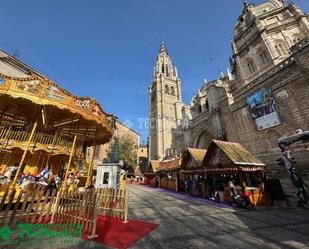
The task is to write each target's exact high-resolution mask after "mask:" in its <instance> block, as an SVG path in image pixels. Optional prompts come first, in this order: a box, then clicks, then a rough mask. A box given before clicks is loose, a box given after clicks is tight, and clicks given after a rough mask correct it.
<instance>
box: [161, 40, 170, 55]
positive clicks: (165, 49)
mask: <svg viewBox="0 0 309 249" xmlns="http://www.w3.org/2000/svg"><path fill="white" fill-rule="evenodd" d="M163 52H165V53H166V54H168V51H167V48H166V46H165V43H164V42H163V41H161V44H160V50H159V53H160V54H161V53H163Z"/></svg>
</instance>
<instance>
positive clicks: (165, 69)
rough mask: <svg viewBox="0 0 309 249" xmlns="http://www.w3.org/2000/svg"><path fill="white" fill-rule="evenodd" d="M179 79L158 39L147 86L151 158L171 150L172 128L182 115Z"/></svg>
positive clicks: (159, 158) (158, 156)
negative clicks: (150, 77)
mask: <svg viewBox="0 0 309 249" xmlns="http://www.w3.org/2000/svg"><path fill="white" fill-rule="evenodd" d="M182 106H183V103H182V96H181V82H180V79H179V78H178V73H177V69H176V67H174V66H173V64H172V60H171V57H170V56H169V54H168V51H167V48H166V46H165V44H164V43H161V46H160V50H159V54H158V56H157V61H156V66H155V68H154V71H153V76H152V83H151V86H150V87H149V118H150V124H149V147H150V153H149V154H150V160H162V159H163V158H164V157H165V156H167V155H168V154H170V153H173V150H172V129H173V128H176V126H177V124H179V123H180V120H181V119H182V116H181V107H182Z"/></svg>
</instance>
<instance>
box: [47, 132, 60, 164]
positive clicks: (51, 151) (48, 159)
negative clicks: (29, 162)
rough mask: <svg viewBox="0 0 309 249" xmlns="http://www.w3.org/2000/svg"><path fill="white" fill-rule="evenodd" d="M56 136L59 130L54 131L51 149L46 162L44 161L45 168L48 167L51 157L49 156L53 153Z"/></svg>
mask: <svg viewBox="0 0 309 249" xmlns="http://www.w3.org/2000/svg"><path fill="white" fill-rule="evenodd" d="M58 135H59V130H57V131H56V133H55V136H54V138H53V143H52V149H51V150H50V153H49V154H48V157H47V160H46V163H45V168H46V167H48V166H49V161H50V157H51V155H52V153H53V151H54V147H55V143H56V141H57V139H58Z"/></svg>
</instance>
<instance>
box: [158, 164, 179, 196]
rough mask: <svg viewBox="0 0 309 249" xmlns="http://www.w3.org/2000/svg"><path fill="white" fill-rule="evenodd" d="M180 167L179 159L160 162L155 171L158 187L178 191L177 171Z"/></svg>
mask: <svg viewBox="0 0 309 249" xmlns="http://www.w3.org/2000/svg"><path fill="white" fill-rule="evenodd" d="M179 167H180V159H179V158H176V159H171V160H165V161H162V162H160V167H159V169H158V171H157V175H158V178H159V179H158V180H159V187H160V188H166V189H171V190H175V191H178V177H177V174H178V171H179Z"/></svg>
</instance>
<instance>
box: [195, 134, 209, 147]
mask: <svg viewBox="0 0 309 249" xmlns="http://www.w3.org/2000/svg"><path fill="white" fill-rule="evenodd" d="M212 139H213V137H212V136H211V134H210V133H209V132H208V131H204V132H202V133H200V135H199V136H198V138H197V139H196V142H195V148H198V149H204V150H207V149H208V146H209V144H210V143H211V140H212Z"/></svg>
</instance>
